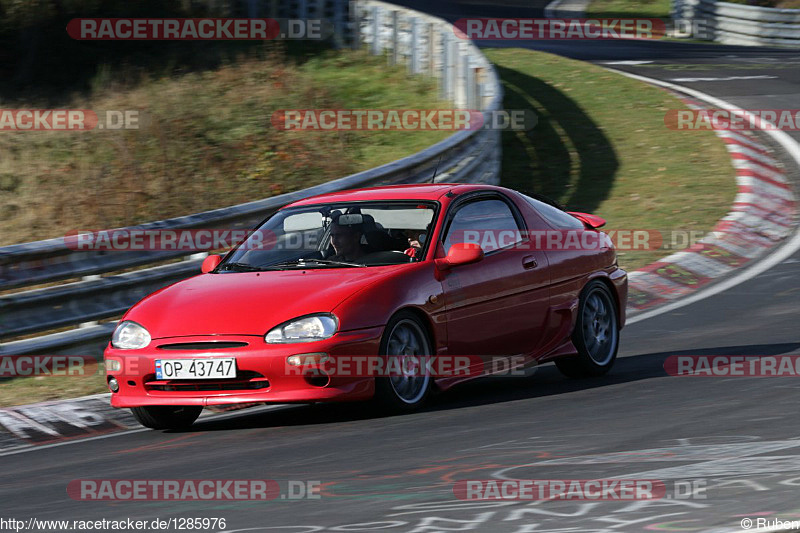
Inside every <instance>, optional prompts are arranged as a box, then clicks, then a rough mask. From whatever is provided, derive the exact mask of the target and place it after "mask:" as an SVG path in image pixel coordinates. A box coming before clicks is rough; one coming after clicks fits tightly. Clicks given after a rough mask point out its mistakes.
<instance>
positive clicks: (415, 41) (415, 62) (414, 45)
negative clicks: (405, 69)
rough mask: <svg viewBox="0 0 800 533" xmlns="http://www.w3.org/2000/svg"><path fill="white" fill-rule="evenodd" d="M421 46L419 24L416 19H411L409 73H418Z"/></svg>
mask: <svg viewBox="0 0 800 533" xmlns="http://www.w3.org/2000/svg"><path fill="white" fill-rule="evenodd" d="M421 46H422V43H420V40H419V22H418V20H417V17H413V18H412V19H411V62H410V64H409V66H410V68H411V73H412V74H416V73H418V72H419V49H420V47H421Z"/></svg>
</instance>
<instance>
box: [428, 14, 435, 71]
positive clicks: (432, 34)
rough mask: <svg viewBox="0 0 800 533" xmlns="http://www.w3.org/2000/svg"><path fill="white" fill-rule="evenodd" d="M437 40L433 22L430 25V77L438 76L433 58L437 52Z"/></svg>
mask: <svg viewBox="0 0 800 533" xmlns="http://www.w3.org/2000/svg"><path fill="white" fill-rule="evenodd" d="M435 38H436V30H435V29H434V27H433V22H429V23H428V75H429V76H434V75H435V74H436V61H435V60H434V58H433V56H434V53H435V51H436V45H435V43H434V39H435Z"/></svg>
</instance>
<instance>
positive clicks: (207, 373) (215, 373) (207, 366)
mask: <svg viewBox="0 0 800 533" xmlns="http://www.w3.org/2000/svg"><path fill="white" fill-rule="evenodd" d="M235 377H236V358H235V357H215V358H213V359H156V379H226V378H235Z"/></svg>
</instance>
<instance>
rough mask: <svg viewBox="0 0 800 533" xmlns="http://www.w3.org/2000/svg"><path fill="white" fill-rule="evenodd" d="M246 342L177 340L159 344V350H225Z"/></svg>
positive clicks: (241, 346)
mask: <svg viewBox="0 0 800 533" xmlns="http://www.w3.org/2000/svg"><path fill="white" fill-rule="evenodd" d="M245 346H247V343H246V342H232V341H220V342H214V341H208V342H175V343H171V344H162V345H160V346H158V349H159V350H225V349H228V348H244V347H245Z"/></svg>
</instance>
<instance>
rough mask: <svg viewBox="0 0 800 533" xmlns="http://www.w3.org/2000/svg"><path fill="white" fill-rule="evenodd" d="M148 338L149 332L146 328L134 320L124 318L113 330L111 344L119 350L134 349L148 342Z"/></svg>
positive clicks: (142, 346)
mask: <svg viewBox="0 0 800 533" xmlns="http://www.w3.org/2000/svg"><path fill="white" fill-rule="evenodd" d="M150 340H151V339H150V333H148V332H147V330H146V329H144V328H143V327H142V326H140V325H139V324H137V323H136V322H131V321H130V320H125V321H123V322H120V323H119V325H118V326H117V329H115V330H114V335H112V336H111V346H113V347H114V348H119V349H120V350H136V349H138V348H144V347H145V346H147V345H148V344H150Z"/></svg>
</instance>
